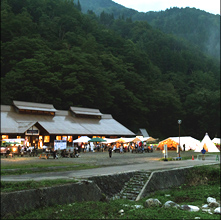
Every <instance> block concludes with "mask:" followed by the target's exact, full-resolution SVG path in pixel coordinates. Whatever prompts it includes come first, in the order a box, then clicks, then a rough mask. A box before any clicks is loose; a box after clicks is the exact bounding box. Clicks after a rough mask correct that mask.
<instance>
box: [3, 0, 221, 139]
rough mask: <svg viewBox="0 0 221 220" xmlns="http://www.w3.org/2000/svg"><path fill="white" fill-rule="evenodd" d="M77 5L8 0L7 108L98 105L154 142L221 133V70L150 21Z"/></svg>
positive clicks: (55, 0)
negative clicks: (144, 131)
mask: <svg viewBox="0 0 221 220" xmlns="http://www.w3.org/2000/svg"><path fill="white" fill-rule="evenodd" d="M81 8H82V6H81V5H80V4H79V3H76V4H73V1H71V0H38V1H35V0H23V1H17V0H2V1H1V22H2V25H1V73H2V77H1V103H2V104H11V103H12V100H20V101H31V102H42V103H51V104H53V105H54V106H55V108H57V109H68V108H69V107H70V106H82V107H89V108H98V109H100V110H101V112H102V113H110V114H112V115H113V117H114V118H115V119H116V120H118V121H119V122H121V123H122V124H123V125H125V126H126V127H128V128H129V129H131V130H132V131H134V132H137V131H138V128H146V129H147V131H148V133H149V134H150V135H152V136H153V137H159V138H165V137H168V136H177V135H178V124H177V120H178V119H182V125H181V135H182V136H184V135H191V136H193V137H196V138H199V139H201V138H203V137H204V135H205V132H208V133H209V135H210V136H211V137H212V138H213V137H214V136H215V135H218V136H219V134H220V124H219V123H220V66H219V62H218V61H217V60H216V59H213V58H211V57H208V56H206V55H205V54H204V53H202V52H201V50H199V49H198V47H193V45H189V44H188V43H186V41H182V40H180V39H178V38H176V37H174V36H172V35H168V34H165V33H163V32H162V31H160V30H157V29H154V28H153V27H152V26H151V25H150V24H148V23H147V22H146V21H132V20H131V19H129V18H128V19H125V18H123V17H121V18H119V19H114V17H113V15H111V14H107V13H104V12H103V13H101V15H100V16H96V15H95V14H94V13H93V12H92V11H89V12H88V13H87V14H82V13H81Z"/></svg>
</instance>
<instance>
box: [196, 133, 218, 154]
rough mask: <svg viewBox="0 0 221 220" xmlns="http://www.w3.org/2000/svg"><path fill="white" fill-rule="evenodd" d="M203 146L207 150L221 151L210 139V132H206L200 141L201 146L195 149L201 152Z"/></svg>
mask: <svg viewBox="0 0 221 220" xmlns="http://www.w3.org/2000/svg"><path fill="white" fill-rule="evenodd" d="M203 148H204V149H205V150H206V151H207V152H220V151H219V149H218V148H217V147H216V145H215V144H214V143H213V142H212V140H211V139H210V137H209V135H208V133H206V134H205V136H204V138H203V140H202V141H201V143H200V146H199V147H198V148H197V149H196V150H195V152H201V150H202V149H203Z"/></svg>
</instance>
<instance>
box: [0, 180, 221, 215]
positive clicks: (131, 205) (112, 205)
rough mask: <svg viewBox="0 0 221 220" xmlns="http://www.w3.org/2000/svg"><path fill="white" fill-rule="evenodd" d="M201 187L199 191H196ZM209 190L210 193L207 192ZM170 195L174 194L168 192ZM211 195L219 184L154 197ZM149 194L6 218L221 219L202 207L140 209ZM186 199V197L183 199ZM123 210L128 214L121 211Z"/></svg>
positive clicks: (193, 199)
mask: <svg viewBox="0 0 221 220" xmlns="http://www.w3.org/2000/svg"><path fill="white" fill-rule="evenodd" d="M196 189H197V190H196ZM208 190H209V193H207V194H205V192H207V191H208ZM167 194H170V197H166V196H165V195H167ZM207 196H212V197H214V198H216V199H217V200H218V199H219V196H220V188H219V184H218V183H217V184H216V185H214V186H213V187H212V188H210V186H208V185H204V186H198V187H188V188H185V189H182V190H180V189H179V188H177V189H173V190H168V191H164V192H156V193H155V194H154V195H152V196H151V198H157V199H159V201H160V202H161V203H162V204H164V203H165V202H166V201H168V200H172V201H174V202H177V203H178V204H180V205H181V204H189V205H197V206H202V204H205V203H206V198H207ZM148 198H150V197H146V198H144V199H142V200H140V201H138V202H135V201H129V200H125V199H120V200H111V201H109V202H75V203H72V204H66V205H55V206H51V207H42V208H39V209H35V210H29V211H28V213H24V212H19V213H17V214H16V215H15V216H13V215H8V216H5V217H4V218H2V219H10V218H13V219H194V218H195V217H200V219H220V215H215V214H213V215H211V214H209V213H205V212H203V211H202V210H200V211H199V212H188V211H184V210H179V209H164V208H161V207H157V208H139V209H138V208H136V207H135V205H144V202H145V200H146V199H148ZM181 198H182V199H181ZM121 209H123V210H124V212H123V213H124V214H123V215H121V214H120V213H119V211H120V210H121Z"/></svg>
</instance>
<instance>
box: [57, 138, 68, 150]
mask: <svg viewBox="0 0 221 220" xmlns="http://www.w3.org/2000/svg"><path fill="white" fill-rule="evenodd" d="M66 148H67V141H65V140H55V141H54V150H64V149H66Z"/></svg>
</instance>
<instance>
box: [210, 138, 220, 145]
mask: <svg viewBox="0 0 221 220" xmlns="http://www.w3.org/2000/svg"><path fill="white" fill-rule="evenodd" d="M220 140H221V139H220V138H213V140H212V142H213V143H214V144H220Z"/></svg>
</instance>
